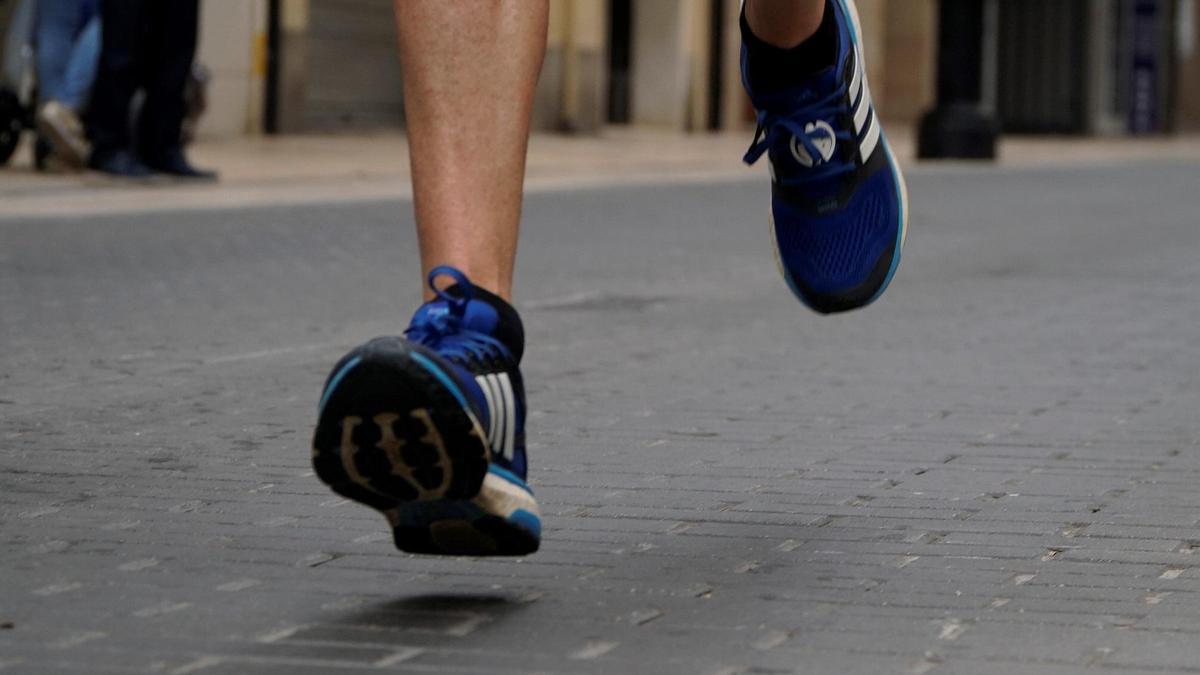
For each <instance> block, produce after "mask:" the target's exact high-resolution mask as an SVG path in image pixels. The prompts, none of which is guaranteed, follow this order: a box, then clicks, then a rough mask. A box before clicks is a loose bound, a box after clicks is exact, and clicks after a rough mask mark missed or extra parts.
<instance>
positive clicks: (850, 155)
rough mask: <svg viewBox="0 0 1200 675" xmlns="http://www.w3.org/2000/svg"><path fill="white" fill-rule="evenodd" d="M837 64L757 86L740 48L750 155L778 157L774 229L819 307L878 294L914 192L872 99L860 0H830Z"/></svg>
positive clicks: (828, 309)
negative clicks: (753, 116) (779, 84)
mask: <svg viewBox="0 0 1200 675" xmlns="http://www.w3.org/2000/svg"><path fill="white" fill-rule="evenodd" d="M826 11H827V12H832V13H833V20H834V21H835V22H836V29H837V60H836V61H834V62H833V63H834V65H833V66H832V67H830V68H827V69H825V70H823V71H820V72H817V73H815V74H813V75H811V76H808V77H798V78H797V80H798V81H797V83H796V84H795V85H794V86H791V87H788V88H785V89H781V90H778V91H755V88H754V86H753V84H754V83H753V82H751V78H750V76H749V69H748V67H747V49H746V48H745V46H743V48H742V82H743V84H744V85H745V87H746V91H747V93H749V95H750V100H751V102H752V103H753V104H754V108H755V110H757V111H758V129H757V130H756V131H755V134H754V140H753V141H752V142H751V145H750V149H749V151H747V152H746V156H745V158H744V159H745V161H746V163H748V164H753V163H754V162H756V161H758V158H759V157H761V156H762V155H763V154H766V155H767V157H768V160H769V163H770V167H771V178H772V185H771V233H772V241H773V242H774V245H775V252H776V260H777V261H778V263H779V270H780V272H781V273H782V274H783V278H784V279H785V280H786V281H787V283H788V286H790V287H791V289H792V292H793V293H795V295H796V297H798V298H799V299H800V301H801V302H803V303H804V304H805V305H807V306H809V307H811V308H812V309H814V310H816V311H818V312H821V313H825V314H828V313H833V312H844V311H847V310H851V309H857V308H859V307H863V306H865V305H867V304H870V303H871V302H872V301H874V300H875V299H876V298H878V297H879V296H880V295H881V294H882V293H883V291H884V289H886V288H887V286H888V284H889V283H890V282H891V280H892V275H894V274H895V272H896V266H897V265H898V264H899V262H900V249H901V248H902V247H903V245H904V238H905V231H906V229H907V225H908V195H907V189H906V188H905V185H904V177H903V176H902V175H901V173H900V167H899V166H897V164H896V162H895V159H894V158H893V157H892V152H891V149H890V148H889V147H888V143H887V138H886V137H885V136H884V134H883V131H882V129H881V128H880V125H879V118H878V117H877V116H876V115H875V109H874V106H873V105H872V103H871V91H870V87H868V86H867V77H866V72H865V68H864V63H863V57H862V46H861V45H860V43H859V36H860V32H859V24H858V11H857V10H856V9H855V6H854V0H829V2H828V3H827V7H826Z"/></svg>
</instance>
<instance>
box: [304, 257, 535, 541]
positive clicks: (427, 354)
mask: <svg viewBox="0 0 1200 675" xmlns="http://www.w3.org/2000/svg"><path fill="white" fill-rule="evenodd" d="M438 277H450V278H451V279H453V280H454V281H455V283H454V284H453V285H452V286H450V287H448V288H446V289H438V288H437V287H436V286H434V281H435V279H437V278H438ZM429 285H430V287H431V288H433V289H434V291H435V292H436V293H437V297H436V298H435V299H434V300H432V301H430V302H428V303H426V304H424V305H422V306H421V307H420V309H418V310H417V312H416V314H415V315H414V316H413V319H412V323H411V324H410V326H409V328H408V330H407V331H405V335H406V337H403V338H401V337H381V338H376V339H374V340H371V341H370V342H368V343H366V344H364V345H362V346H361V347H358V348H356V349H354V350H352V351H351V352H350V353H349V354H347V355H346V356H345V357H343V358H342V360H341V361H339V362H338V363H337V365H336V366H334V369H333V372H332V374H330V376H329V379H328V380H327V382H326V384H325V390H324V393H323V394H322V395H321V402H320V409H319V412H318V418H319V419H318V421H317V428H316V432H315V434H314V436H313V466H314V468H315V469H316V473H317V476H318V477H319V478H320V479H321V480H322V481H324V482H325V483H327V484H328V485H329V486H330V487H331V488H333V491H334V492H336V493H338V494H340V495H342V496H344V497H347V498H349V499H353V500H355V501H358V502H362V503H363V504H366V505H367V506H370V507H372V508H374V509H376V510H378V511H380V512H382V513H383V514H384V515H385V516H386V517H387V519H388V522H389V523H390V524H391V526H392V532H393V535H394V538H395V541H396V547H397V548H399V549H401V550H403V551H408V552H409V553H427V554H438V555H525V554H527V553H532V552H534V551H536V550H537V548H538V544H539V542H540V541H541V519H540V516H539V514H538V506H537V502H536V501H535V500H534V498H533V492H532V491H531V490H530V489H529V486H528V485H526V484H525V475H526V464H527V462H526V458H525V389H524V385H523V382H522V380H521V371H520V370H519V368H518V365H519V363H520V360H521V355H522V351H523V349H524V339H525V338H524V332H523V329H522V326H521V320H520V318H519V317H518V316H517V312H516V310H514V309H513V308H512V307H511V306H510V305H509V304H508V303H506V302H504V301H503V300H501V299H500V298H498V297H496V296H495V295H492V294H491V293H489V292H487V291H485V290H483V289H479V288H475V287H474V286H472V285H471V282H470V281H468V280H467V277H466V275H464V274H463V273H462V272H460V271H458V270H456V269H454V268H451V267H438V268H436V269H434V270H432V271H431V272H430V275H429Z"/></svg>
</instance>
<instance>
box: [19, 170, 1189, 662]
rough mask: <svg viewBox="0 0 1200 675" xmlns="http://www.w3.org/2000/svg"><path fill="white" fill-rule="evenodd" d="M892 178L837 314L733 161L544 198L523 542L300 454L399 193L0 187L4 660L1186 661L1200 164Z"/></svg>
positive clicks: (527, 302) (529, 271) (363, 316)
mask: <svg viewBox="0 0 1200 675" xmlns="http://www.w3.org/2000/svg"><path fill="white" fill-rule="evenodd" d="M0 180H3V177H0ZM910 187H911V191H912V202H913V215H912V218H913V227H912V230H911V233H910V236H909V241H908V246H909V248H908V252H907V254H906V256H905V261H904V263H903V265H902V266H901V269H900V272H899V274H898V275H897V278H896V280H895V283H894V284H893V286H892V289H891V290H890V291H889V293H888V294H887V295H886V296H885V297H884V298H883V299H882V300H881V301H880V302H879V303H878V304H877V305H875V306H873V307H871V308H870V309H869V310H868V311H864V312H860V313H857V314H854V315H849V316H841V317H834V318H826V317H819V316H816V315H814V314H811V313H807V312H805V311H804V310H802V309H801V308H800V306H799V305H798V304H797V303H796V302H795V301H794V300H793V299H792V298H791V296H790V294H789V293H788V292H787V290H786V288H785V286H784V284H783V282H782V281H781V280H780V279H779V278H778V276H777V274H776V272H775V265H774V262H773V261H772V259H771V252H770V244H769V239H768V235H767V223H766V200H765V194H766V185H765V183H764V182H763V181H761V180H753V181H750V180H747V179H745V178H742V177H736V176H726V177H721V178H719V179H716V178H714V179H712V180H710V181H708V182H703V183H697V184H678V183H674V184H664V185H654V184H646V185H641V186H631V185H617V186H609V187H597V188H592V189H572V190H561V189H560V190H553V191H545V192H540V193H538V194H534V195H532V196H531V198H530V200H529V203H528V207H527V217H526V226H525V230H524V235H523V240H522V250H521V262H522V266H521V268H520V271H519V274H518V296H519V297H518V306H519V308H520V309H522V311H523V313H524V317H525V321H526V330H527V334H528V343H529V348H528V350H527V354H526V364H525V375H526V380H527V382H528V384H529V396H530V405H531V407H532V412H531V414H530V420H529V428H530V442H531V445H530V452H531V456H532V460H533V462H534V469H533V473H532V483H533V486H534V488H535V490H536V491H537V494H538V496H539V499H540V502H541V504H542V507H543V514H544V517H545V526H546V534H545V543H544V545H543V550H542V551H541V552H540V553H538V554H537V555H535V556H532V557H530V558H527V559H515V560H513V559H491V560H460V559H433V558H417V557H410V556H405V555H401V554H399V553H397V552H395V551H394V549H393V548H392V545H391V543H390V541H389V533H388V532H387V529H386V527H385V523H384V520H383V518H382V517H380V516H379V515H378V514H376V513H375V512H373V511H370V510H368V509H366V508H363V507H360V506H358V505H356V504H352V503H347V502H345V501H344V500H341V499H339V498H337V497H336V496H335V495H333V494H332V493H330V492H329V491H328V490H327V489H326V488H325V487H324V486H323V485H321V484H320V483H319V482H318V481H317V480H316V479H315V478H314V477H313V474H312V471H311V468H310V466H309V449H308V441H309V433H310V431H311V424H312V423H313V421H314V418H315V410H314V409H315V406H316V402H317V397H318V394H319V390H320V387H321V384H322V381H323V379H324V377H325V375H326V373H327V370H328V368H329V367H330V366H331V365H332V364H333V362H334V361H335V360H336V359H337V357H338V356H340V354H341V353H342V352H343V351H345V350H346V349H347V348H349V347H351V346H353V345H354V344H356V343H357V342H359V341H361V340H363V339H366V338H368V337H371V336H374V335H377V334H383V333H395V332H397V330H398V329H399V328H400V327H402V326H403V325H404V324H405V323H406V321H407V318H408V315H409V313H410V312H411V310H412V308H413V307H414V305H415V303H416V302H417V299H418V294H417V284H418V282H419V272H418V269H417V261H416V255H415V240H414V237H413V235H412V234H411V216H410V214H409V205H408V203H407V202H402V201H387V200H365V199H358V200H342V201H339V202H337V203H333V202H330V203H325V204H319V203H308V204H305V205H302V206H300V205H293V206H280V205H275V206H269V205H260V206H254V207H241V208H237V209H223V208H221V207H220V206H219V205H212V206H211V207H208V208H198V207H196V206H195V205H192V206H190V207H189V208H188V209H187V210H184V211H175V212H172V211H170V210H167V209H169V208H170V207H169V206H164V207H163V208H162V209H159V210H155V209H146V208H140V209H137V212H136V213H124V214H123V213H120V212H116V211H119V209H117V210H113V209H109V210H108V211H106V213H105V215H103V216H98V217H94V218H80V217H77V216H70V217H67V216H54V215H44V216H38V217H32V216H28V215H20V216H14V215H11V214H10V215H8V216H7V217H6V216H5V211H4V209H5V207H4V205H3V203H0V308H2V311H0V344H2V345H3V350H0V579H2V581H0V672H9V671H11V672H14V673H43V672H46V673H58V672H88V673H101V672H140V673H175V674H180V675H182V674H185V673H199V674H201V675H215V674H218V673H221V674H224V673H244V672H256V673H257V672H263V673H289V674H290V673H342V672H346V673H350V672H358V671H368V672H369V671H400V672H414V673H447V674H448V673H524V672H539V673H680V674H691V673H699V674H707V675H718V674H721V675H735V674H743V673H744V674H749V673H793V672H803V673H817V674H824V673H837V674H839V675H840V674H850V675H856V674H864V675H873V674H884V673H900V674H905V675H924V674H925V673H932V674H934V675H943V674H949V673H970V674H997V675H1000V674H1003V675H1011V674H1013V673H1030V674H1033V675H1065V674H1068V673H1083V672H1111V673H1157V674H1161V673H1200V525H1198V522H1200V484H1198V481H1197V479H1198V478H1200V419H1198V412H1200V300H1198V295H1200V222H1198V221H1200V216H1198V215H1197V213H1198V211H1197V208H1196V204H1197V199H1198V196H1197V193H1198V188H1200V162H1195V161H1176V160H1171V161H1166V160H1162V161H1154V160H1138V161H1131V162H1118V163H1115V164H1097V165H1093V166H1078V167H1074V168H1072V167H1049V166H1047V167H1040V168H1039V167H1031V168H1020V167H1001V168H988V167H961V166H953V165H952V166H918V167H915V168H913V169H912V170H911V171H910Z"/></svg>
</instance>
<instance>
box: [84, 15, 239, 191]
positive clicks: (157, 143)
mask: <svg viewBox="0 0 1200 675" xmlns="http://www.w3.org/2000/svg"><path fill="white" fill-rule="evenodd" d="M100 18H101V23H102V26H103V41H102V46H101V50H100V67H99V72H98V75H97V77H96V89H95V94H94V95H93V97H92V105H91V107H90V109H89V113H88V132H89V135H90V136H91V139H92V145H93V148H92V155H91V159H90V161H89V165H90V166H91V167H92V168H93V169H96V170H97V171H102V172H104V173H108V174H111V175H114V176H123V177H129V178H144V177H148V176H151V175H153V174H155V173H162V174H168V175H172V176H177V177H181V178H200V179H215V178H216V174H215V173H214V172H211V171H205V170H202V169H197V168H196V167H194V166H192V164H191V163H190V162H189V161H188V159H187V156H186V155H185V154H184V152H183V142H182V136H181V133H180V127H181V125H182V123H183V118H184V115H185V114H186V112H187V107H186V105H185V103H184V87H185V85H186V83H187V78H188V73H189V72H191V69H192V61H193V59H194V58H195V54H196V38H197V34H198V31H199V18H200V3H199V0H170V1H169V2H164V1H163V0H101V3H100ZM138 89H142V90H144V91H145V101H144V103H143V104H142V107H141V112H140V114H139V115H138V118H137V121H136V124H134V125H133V133H132V134H131V133H130V126H131V125H130V124H129V116H130V107H131V102H132V100H133V96H134V94H135V93H136V92H137V91H138ZM131 136H132V138H131Z"/></svg>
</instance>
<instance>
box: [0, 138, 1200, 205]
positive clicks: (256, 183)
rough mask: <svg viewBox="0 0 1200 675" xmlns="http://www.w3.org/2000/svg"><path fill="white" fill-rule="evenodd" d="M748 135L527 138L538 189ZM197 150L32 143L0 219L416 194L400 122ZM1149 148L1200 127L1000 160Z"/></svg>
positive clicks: (906, 153) (624, 176)
mask: <svg viewBox="0 0 1200 675" xmlns="http://www.w3.org/2000/svg"><path fill="white" fill-rule="evenodd" d="M897 131H898V133H893V134H892V142H893V145H894V149H895V152H896V155H897V157H898V158H900V161H901V162H902V163H905V164H909V165H911V164H913V163H914V160H913V157H914V156H915V150H914V139H913V137H912V135H911V133H908V130H907V129H904V128H901V129H899V130H897ZM747 143H748V138H747V135H746V134H744V133H726V134H702V135H692V136H684V135H679V134H674V133H666V132H656V131H647V130H629V129H617V128H610V129H608V130H606V131H605V132H604V133H603V134H602V135H601V136H599V137H570V136H558V135H539V136H535V137H534V139H533V140H532V142H531V147H530V153H529V165H528V178H527V185H528V188H529V190H530V191H532V192H542V191H551V190H564V189H571V188H573V187H579V186H585V185H637V184H644V183H656V184H658V183H662V184H679V183H692V182H697V181H720V182H725V181H736V180H750V179H753V178H754V177H756V176H759V175H761V174H762V173H763V172H765V169H764V168H763V167H761V166H758V167H753V168H748V167H746V166H744V165H743V164H742V163H741V162H740V157H741V155H742V153H743V152H744V151H745V147H746V144H747ZM192 156H193V158H194V160H195V161H196V162H197V164H199V165H201V166H204V167H213V168H216V169H218V170H220V172H221V178H222V180H221V181H220V182H219V183H216V184H201V185H186V184H180V183H175V182H159V183H154V184H151V185H140V184H139V185H130V184H125V183H122V182H118V181H114V180H112V179H109V178H107V177H104V176H101V175H99V174H95V173H88V174H75V175H61V174H60V175H54V174H49V175H42V174H37V173H35V172H34V171H33V170H32V168H31V166H30V160H29V153H28V148H27V147H26V148H23V149H22V151H21V152H20V153H19V154H18V157H17V158H15V159H14V161H13V165H12V166H10V167H8V168H7V169H3V170H0V218H19V217H27V216H44V215H58V216H71V215H89V214H97V213H122V212H144V211H155V210H161V209H209V208H237V207H244V206H256V205H258V206H262V205H271V204H285V203H329V202H355V201H372V200H379V199H393V198H397V197H401V198H403V197H407V196H408V195H409V183H408V174H409V170H408V158H407V156H408V149H407V143H406V142H405V139H404V136H403V135H402V134H399V133H383V132H381V133H374V134H358V135H324V136H287V137H247V138H238V139H226V140H219V141H208V142H202V143H200V144H198V145H197V146H196V147H194V148H193V150H192ZM1151 159H1191V160H1195V159H1200V136H1192V137H1175V138H1154V139H1146V140H1142V139H1137V140H1134V139H1094V138H1010V139H1005V140H1004V141H1003V142H1002V144H1001V158H1000V161H999V166H1001V167H1006V168H1021V167H1031V166H1059V165H1078V164H1104V165H1109V164H1114V163H1120V162H1128V161H1145V160H1151ZM923 166H924V165H923ZM931 166H958V164H957V163H951V164H937V165H931ZM981 166H987V165H981Z"/></svg>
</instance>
